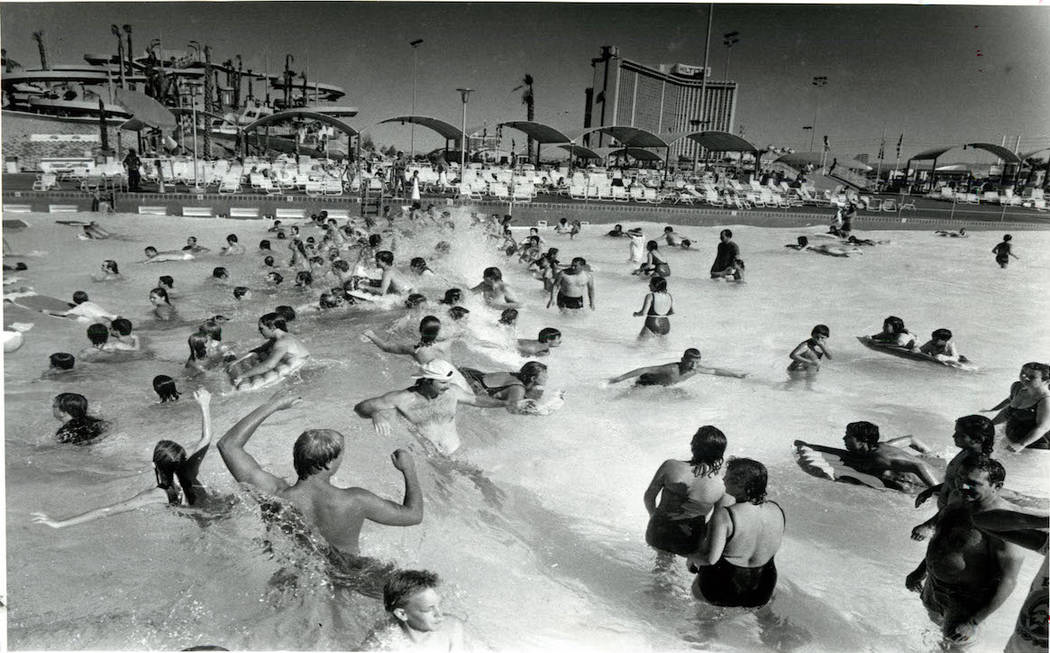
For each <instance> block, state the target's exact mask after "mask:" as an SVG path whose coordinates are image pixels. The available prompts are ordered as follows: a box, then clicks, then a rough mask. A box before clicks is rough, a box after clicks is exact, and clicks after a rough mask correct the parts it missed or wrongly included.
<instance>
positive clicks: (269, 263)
mask: <svg viewBox="0 0 1050 653" xmlns="http://www.w3.org/2000/svg"><path fill="white" fill-rule="evenodd" d="M262 266H263V267H264V268H272V267H275V266H276V261H274V258H273V257H272V256H264V257H263V260H262Z"/></svg>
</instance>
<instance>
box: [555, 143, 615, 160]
mask: <svg viewBox="0 0 1050 653" xmlns="http://www.w3.org/2000/svg"><path fill="white" fill-rule="evenodd" d="M558 147H560V148H561V149H563V150H565V151H566V152H568V153H569V156H573V157H579V158H581V159H603V158H605V157H603V156H602V155H601V154H599V153H598V152H595V151H594V150H592V149H591V148H589V147H586V146H584V145H576V144H575V143H560V144H559V145H558Z"/></svg>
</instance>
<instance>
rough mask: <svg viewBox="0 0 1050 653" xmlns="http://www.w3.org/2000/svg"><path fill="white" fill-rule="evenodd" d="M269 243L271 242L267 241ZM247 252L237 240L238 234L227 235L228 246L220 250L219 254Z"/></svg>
mask: <svg viewBox="0 0 1050 653" xmlns="http://www.w3.org/2000/svg"><path fill="white" fill-rule="evenodd" d="M267 245H269V243H267ZM244 253H245V249H244V245H241V244H240V243H239V242H238V240H237V234H229V235H228V236H226V246H225V247H223V248H222V249H220V250H219V256H239V255H241V254H244Z"/></svg>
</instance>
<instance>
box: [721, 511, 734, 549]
mask: <svg viewBox="0 0 1050 653" xmlns="http://www.w3.org/2000/svg"><path fill="white" fill-rule="evenodd" d="M726 513H727V514H728V515H729V523H730V524H732V525H733V532H732V533H730V534H729V535H727V536H726V544H729V540H731V539H733V536H734V535H736V520H735V519H733V506H729V507H728V508H726ZM722 559H723V560H724V559H725V555H724V554H723V558H722Z"/></svg>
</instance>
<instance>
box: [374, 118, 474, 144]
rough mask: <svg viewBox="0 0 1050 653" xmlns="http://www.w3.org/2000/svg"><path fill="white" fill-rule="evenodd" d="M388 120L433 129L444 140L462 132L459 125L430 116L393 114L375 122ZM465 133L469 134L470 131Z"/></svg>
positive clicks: (454, 137)
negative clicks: (391, 116) (393, 115)
mask: <svg viewBox="0 0 1050 653" xmlns="http://www.w3.org/2000/svg"><path fill="white" fill-rule="evenodd" d="M388 122H399V123H401V124H402V125H403V124H405V123H412V124H415V125H421V126H423V127H427V128H430V129H433V130H434V131H436V132H437V133H438V134H440V135H441V137H442V138H444V139H445V140H446V141H449V140H458V139H459V138H460V136H462V134H463V131H462V130H461V129H460V128H459V127H456V126H455V125H453V124H450V123H447V122H445V121H444V120H440V119H438V118H431V117H430V116H395V117H393V118H387V119H386V120H380V121H379V122H378V123H377V124H380V125H382V124H385V123H388ZM467 133H468V134H469V133H470V132H467Z"/></svg>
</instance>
